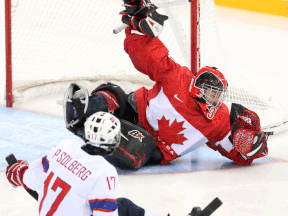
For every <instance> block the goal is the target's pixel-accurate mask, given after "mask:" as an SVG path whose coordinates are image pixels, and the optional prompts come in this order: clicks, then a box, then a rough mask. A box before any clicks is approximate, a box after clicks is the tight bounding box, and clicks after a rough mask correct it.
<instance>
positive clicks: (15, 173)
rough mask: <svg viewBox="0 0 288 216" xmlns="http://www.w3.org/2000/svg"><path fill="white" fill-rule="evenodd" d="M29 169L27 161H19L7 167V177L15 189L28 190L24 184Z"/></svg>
mask: <svg viewBox="0 0 288 216" xmlns="http://www.w3.org/2000/svg"><path fill="white" fill-rule="evenodd" d="M28 167H29V163H28V162H27V161H25V160H18V162H17V163H15V164H13V165H11V166H7V168H6V177H7V179H8V181H9V182H10V183H11V184H12V186H13V187H18V186H24V187H25V188H27V187H26V186H25V185H24V183H23V175H24V173H25V171H26V170H27V169H28Z"/></svg>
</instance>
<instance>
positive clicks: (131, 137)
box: [105, 119, 157, 170]
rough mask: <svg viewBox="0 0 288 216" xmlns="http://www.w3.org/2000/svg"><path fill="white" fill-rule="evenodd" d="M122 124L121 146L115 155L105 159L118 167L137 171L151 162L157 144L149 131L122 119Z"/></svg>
mask: <svg viewBox="0 0 288 216" xmlns="http://www.w3.org/2000/svg"><path fill="white" fill-rule="evenodd" d="M120 122H121V142H120V145H119V147H118V148H117V149H116V150H115V152H114V153H113V155H111V156H107V157H105V158H106V159H107V160H108V161H109V162H110V163H112V164H114V165H115V166H117V167H120V168H124V169H132V170H137V169H139V168H141V167H142V166H143V165H144V164H146V163H147V162H148V161H149V159H150V158H151V156H152V153H153V152H154V150H155V148H156V145H157V142H156V140H155V139H154V138H153V137H152V136H151V135H150V134H149V133H148V132H147V131H145V130H144V129H142V128H140V127H138V126H137V125H134V124H132V123H130V122H128V121H125V120H122V119H121V120H120Z"/></svg>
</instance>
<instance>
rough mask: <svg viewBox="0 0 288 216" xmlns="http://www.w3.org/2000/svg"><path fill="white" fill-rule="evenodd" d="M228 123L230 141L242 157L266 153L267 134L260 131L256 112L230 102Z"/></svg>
mask: <svg viewBox="0 0 288 216" xmlns="http://www.w3.org/2000/svg"><path fill="white" fill-rule="evenodd" d="M230 123H231V127H232V143H233V145H234V147H235V149H236V150H237V151H238V152H239V153H240V154H241V155H242V157H243V158H244V159H246V160H247V158H249V157H259V156H261V154H262V153H263V155H267V153H268V149H267V140H268V135H267V134H265V133H264V132H262V131H261V125H260V118H259V116H258V115H257V113H255V112H253V111H252V110H249V109H247V108H246V107H244V106H242V105H240V104H235V103H232V106H231V112H230Z"/></svg>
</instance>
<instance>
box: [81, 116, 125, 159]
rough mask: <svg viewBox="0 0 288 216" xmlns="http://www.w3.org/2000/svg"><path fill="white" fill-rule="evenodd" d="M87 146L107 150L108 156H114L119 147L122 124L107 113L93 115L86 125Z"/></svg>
mask: <svg viewBox="0 0 288 216" xmlns="http://www.w3.org/2000/svg"><path fill="white" fill-rule="evenodd" d="M84 128H85V138H86V139H87V144H90V145H91V146H94V147H97V148H100V149H105V150H106V151H107V155H109V154H112V153H113V152H114V151H115V150H116V149H117V148H118V146H119V144H120V139H121V124H120V121H119V119H118V118H116V117H115V116H114V115H112V114H110V113H107V112H97V113H94V114H93V115H91V116H90V117H89V118H87V120H86V121H85V124H84Z"/></svg>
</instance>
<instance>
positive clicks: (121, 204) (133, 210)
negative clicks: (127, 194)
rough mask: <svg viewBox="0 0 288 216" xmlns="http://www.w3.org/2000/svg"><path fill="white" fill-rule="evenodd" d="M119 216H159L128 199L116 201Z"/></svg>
mask: <svg viewBox="0 0 288 216" xmlns="http://www.w3.org/2000/svg"><path fill="white" fill-rule="evenodd" d="M116 201H117V204H118V214H119V216H157V215H156V214H154V213H153V212H150V211H148V210H144V209H143V208H141V207H140V206H137V205H136V204H135V203H133V202H132V201H131V200H129V199H127V198H118V199H116Z"/></svg>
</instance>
